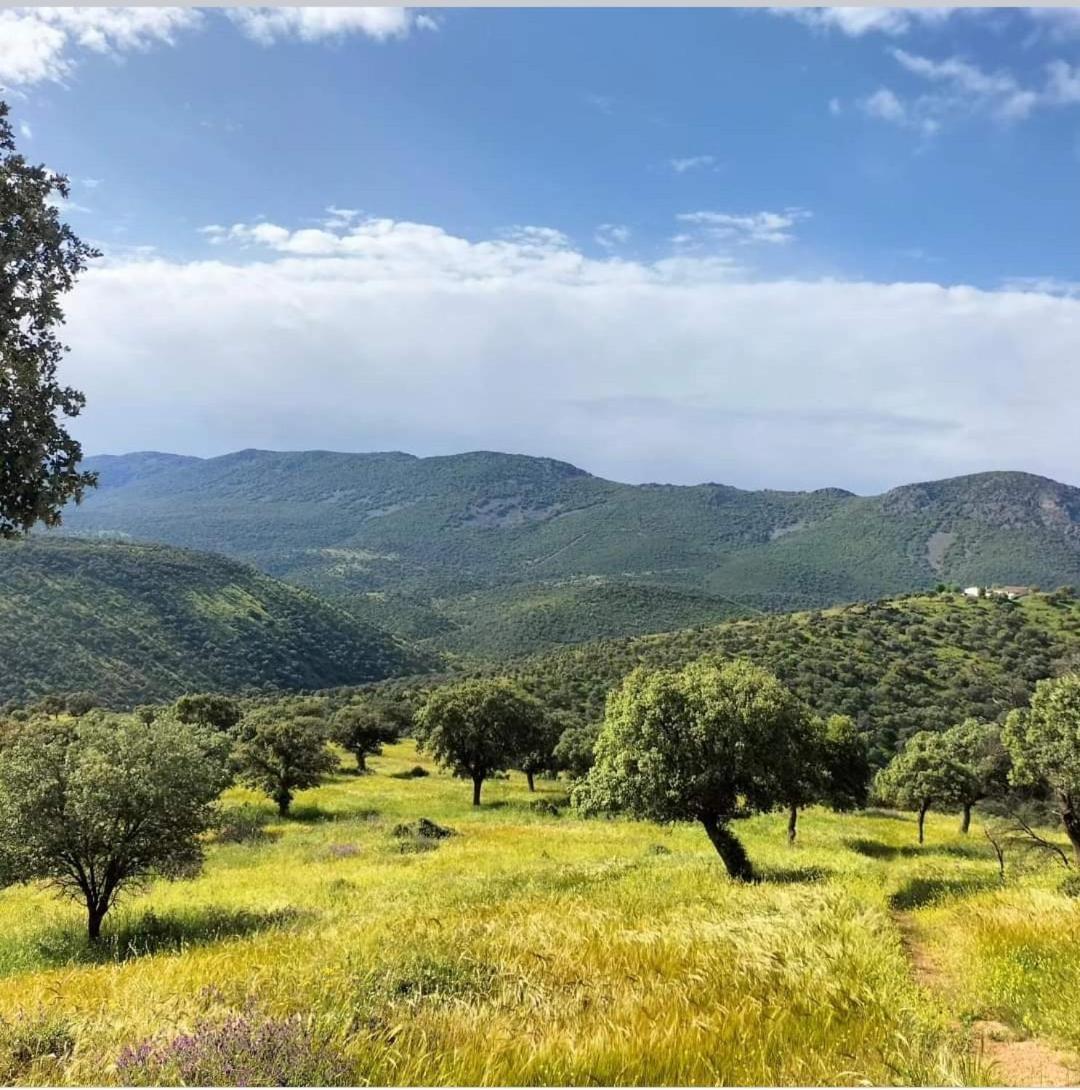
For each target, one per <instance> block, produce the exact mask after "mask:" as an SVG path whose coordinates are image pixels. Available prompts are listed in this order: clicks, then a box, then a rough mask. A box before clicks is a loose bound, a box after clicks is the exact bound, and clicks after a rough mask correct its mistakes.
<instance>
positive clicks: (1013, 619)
mask: <svg viewBox="0 0 1080 1090" xmlns="http://www.w3.org/2000/svg"><path fill="white" fill-rule="evenodd" d="M705 655H715V656H718V657H720V658H723V659H730V658H747V659H750V660H751V661H752V662H755V663H757V664H758V665H760V666H763V667H765V668H766V669H768V670H771V671H772V672H773V673H775V674H776V675H777V676H778V677H779V678H780V679H781V680H782V681H783V682H784V683H785V684H786V685H788V686H790V688H791V689H792V690H793V691H794V692H795V693H796V694H797V695H798V696H799V697H800V698H801V699H802V700H804V701H805V702H806V703H807V704H808V705H809V706H810V707H812V708H813V709H815V710H816V711H817V712H819V713H820V714H822V715H829V714H831V713H833V712H840V713H842V714H846V715H850V716H852V718H854V719H855V720H856V722H857V723H858V724H859V726H860V728H861V729H862V730H864V731H865V732H866V733H867V734H868V735H869V737H870V740H871V743H872V748H873V756H874V760H875V762H876V763H877V764H882V765H883V764H885V763H886V762H887V761H888V759H889V757H890V756H891V755H892V754H894V753H895V752H896V749H897V747H898V745H899V743H900V742H902V741H903V740H904V739H905V738H907V737H908V736H909V735H911V734H913V733H914V732H915V731H918V730H944V729H945V728H947V727H950V726H953V725H954V724H956V723H958V722H960V721H961V720H962V719H964V718H966V717H968V716H971V715H974V716H978V717H980V718H984V719H990V720H994V719H998V718H999V717H1001V716H1002V715H1004V714H1005V713H1006V712H1008V710H1009V709H1011V708H1014V707H1021V706H1023V705H1024V704H1026V703H1027V701H1028V698H1029V697H1030V694H1031V691H1032V689H1033V687H1034V685H1035V682H1036V681H1038V680H1039V679H1040V678H1044V677H1049V676H1051V675H1053V674H1055V673H1057V672H1060V671H1062V670H1064V669H1076V668H1077V667H1078V665H1080V600H1077V598H1076V597H1075V596H1074V595H1073V594H1071V593H1066V592H1064V591H1055V592H1053V593H1051V594H1033V595H1029V596H1027V597H1025V598H1022V599H1020V600H1018V601H1015V602H1012V601H1008V600H1007V599H1004V598H982V599H972V598H968V597H966V596H964V595H962V594H957V593H951V592H948V593H935V594H926V595H908V596H902V597H898V598H893V599H885V600H882V601H878V602H873V603H863V604H857V605H849V606H839V607H833V608H830V609H825V610H811V611H802V612H796V613H788V614H773V615H769V616H765V617H753V618H742V619H739V620H733V621H727V622H724V623H722V624H718V625H707V626H702V627H698V628H692V629H685V630H682V631H678V632H665V633H659V634H654V635H648V636H640V637H636V638H622V639H609V640H599V641H595V642H592V643H587V644H583V645H581V646H579V647H566V648H561V649H559V650H558V651H553V652H546V653H542V654H536V655H531V656H526V657H523V658H519V659H515V660H511V661H505V662H500V663H490V664H485V665H481V666H477V667H475V668H474V669H473V670H471V671H468V673H471V674H472V675H475V676H483V675H484V674H493V673H497V674H500V675H505V676H510V677H513V678H515V679H516V680H517V681H518V682H519V683H520V684H521V685H522V686H523V687H524V688H526V689H527V690H529V691H530V692H532V693H533V694H534V695H535V696H537V697H538V698H540V699H541V700H542V701H543V702H544V704H545V706H547V707H549V708H552V709H554V710H555V711H556V712H561V713H563V714H564V715H565V716H566V721H567V723H568V724H570V725H575V724H576V725H588V724H595V723H598V722H599V721H600V720H601V719H602V718H603V714H604V700H605V697H606V695H607V693H608V692H609V691H610V690H611V689H612V688H614V687H615V686H616V685H617V684H618V683H619V682H620V681H621V680H622V678H623V677H625V676H626V674H628V673H629V672H630V671H631V670H633V669H634V668H635V667H636V666H639V665H640V666H647V667H650V668H664V667H681V666H683V665H685V664H686V663H688V662H691V661H692V660H694V659H696V658H700V657H701V656H705ZM441 680H444V679H442V678H436V677H433V678H430V679H416V678H410V679H405V680H402V681H388V682H385V683H381V684H380V686H379V688H382V689H385V690H387V691H391V692H393V691H402V690H410V691H413V692H415V691H416V690H417V689H418V688H424V687H426V686H428V685H432V684H437V683H439V681H441Z"/></svg>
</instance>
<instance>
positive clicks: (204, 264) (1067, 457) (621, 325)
mask: <svg viewBox="0 0 1080 1090" xmlns="http://www.w3.org/2000/svg"><path fill="white" fill-rule="evenodd" d="M347 212H348V210H341V209H337V210H335V213H336V214H337V218H338V220H348V225H345V224H339V226H337V227H336V228H325V227H324V228H320V229H318V230H317V231H316V233H315V235H312V234H309V233H308V232H306V231H304V230H298V231H290V230H287V229H282V228H276V229H275V228H274V226H273V225H263V226H262V227H260V226H259V225H256V226H252V227H249V228H242V229H237V228H231V229H225V228H219V231H220V232H222V233H223V236H224V241H222V242H221V243H220V244H219V247H215V248H213V249H208V254H210V255H212V257H211V258H208V259H207V260H200V261H192V262H174V261H168V260H164V259H161V258H155V257H150V258H143V259H139V260H131V259H125V260H113V261H108V260H107V261H106V262H104V263H102V264H101V265H99V266H98V267H97V268H94V269H93V270H91V271H89V272H88V273H87V274H86V276H85V277H84V279H83V281H82V282H81V283H80V284H79V285H78V287H77V288H76V290H75V292H74V294H73V296H72V297H71V299H70V301H69V306H68V326H67V330H66V333H67V339H68V341H69V343H70V344H71V345H72V346H73V350H72V353H71V355H70V356H69V358H68V360H67V362H66V363H65V366H64V372H65V378H66V379H67V380H68V381H70V382H72V383H73V384H75V385H76V386H78V387H80V388H82V389H84V390H85V392H86V394H87V396H88V400H89V403H88V408H87V410H86V412H85V414H84V416H83V417H81V418H80V419H79V420H78V421H76V422H75V424H76V426H77V427H76V430H77V432H78V434H79V435H80V436H81V438H82V439H83V440H84V443H85V446H86V448H87V449H88V450H89V451H92V452H104V451H111V452H119V451H126V450H135V449H147V448H151V449H168V450H176V451H182V452H191V453H197V454H216V453H222V452H225V451H227V450H233V449H237V448H242V447H247V446H256V447H269V448H278V449H300V448H313V447H317V448H324V449H325V448H330V449H340V450H373V449H405V450H409V451H412V452H414V453H419V454H433V453H449V452H454V451H460V450H466V449H477V448H487V449H500V450H514V451H523V452H529V453H537V454H547V455H552V456H556V457H560V458H565V459H567V460H570V461H573V462H576V463H577V464H579V465H582V466H583V467H585V468H587V469H590V470H591V471H593V472H596V473H600V474H603V475H607V476H610V477H614V478H617V479H621V480H630V481H641V480H667V481H677V482H693V481H701V480H718V481H725V482H729V483H735V484H739V485H744V486H772V487H818V486H823V485H830V484H832V485H842V486H846V487H850V488H854V489H856V490H863V491H869V490H877V489H879V488H882V487H885V486H888V485H892V484H896V483H899V482H901V481H904V480H913V479H926V478H930V477H938V476H946V475H949V474H956V473H962V472H972V471H977V470H983V469H989V468H1001V467H1012V468H1023V469H1029V470H1033V471H1037V472H1044V473H1047V474H1048V475H1051V476H1058V477H1059V478H1061V477H1063V478H1065V479H1070V478H1071V479H1073V480H1076V479H1078V478H1080V473H1077V472H1076V470H1075V441H1074V438H1073V436H1074V430H1075V424H1074V421H1073V419H1072V417H1073V415H1074V414H1073V408H1072V406H1073V405H1074V404H1075V403H1076V401H1077V399H1078V398H1080V373H1078V372H1077V370H1076V368H1075V367H1074V366H1073V364H1072V361H1074V360H1075V359H1076V358H1077V355H1078V354H1080V300H1077V299H1075V298H1069V297H1068V296H1067V295H1055V294H1051V293H1049V292H1047V291H1045V290H1041V289H1042V288H1043V287H1044V286H1043V285H1039V284H1035V285H1034V289H1035V290H1031V288H1032V285H1030V284H1019V285H1017V289H1023V290H1003V291H998V292H991V291H980V290H976V289H974V288H970V287H945V286H942V285H939V284H933V283H895V284H880V283H865V282H857V283H851V282H847V283H841V282H832V281H820V282H804V281H795V280H790V281H788V280H785V281H779V282H762V281H757V280H755V279H753V277H752V276H751V275H750V273H749V272H748V271H746V270H745V269H741V268H740V267H739V266H738V265H737V264H735V263H734V262H733V261H732V260H730V259H728V258H724V257H722V256H713V257H711V258H707V257H681V258H680V257H672V258H666V259H663V260H658V261H655V262H651V263H649V262H639V261H627V260H619V259H615V258H601V259H597V258H594V257H589V256H587V255H585V254H583V253H582V252H580V251H579V250H578V249H577V248H575V247H574V246H573V245H572V244H571V243H570V242H569V241H568V240H566V239H565V238H564V237H563V236H562V235H560V234H559V232H556V231H549V230H544V229H540V228H520V229H517V230H516V231H514V232H510V233H508V235H507V236H506V237H501V238H497V239H481V240H469V239H465V238H460V237H457V236H455V235H453V234H451V233H449V232H447V231H444V230H442V229H440V228H438V227H436V226H433V225H427V224H414V223H400V222H395V221H390V220H371V221H358V220H356V219H355V217H354V218H352V219H348V216H346V215H345V213H347ZM282 231H283V232H284V233H283V234H282V233H279V232H282ZM211 234H213V232H211ZM323 236H326V237H323ZM230 239H231V240H230ZM328 239H334V240H336V241H334V242H330V241H328ZM242 243H246V244H247V245H248V246H251V247H256V249H255V250H254V251H250V250H241V249H239V248H238V245H239V244H242ZM742 252H744V251H742V250H740V253H742Z"/></svg>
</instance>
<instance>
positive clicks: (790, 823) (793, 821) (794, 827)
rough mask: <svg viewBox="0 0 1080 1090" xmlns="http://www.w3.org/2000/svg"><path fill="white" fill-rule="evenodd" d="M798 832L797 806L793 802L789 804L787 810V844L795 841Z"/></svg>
mask: <svg viewBox="0 0 1080 1090" xmlns="http://www.w3.org/2000/svg"><path fill="white" fill-rule="evenodd" d="M798 833H799V808H798V806H796V805H795V803H792V804H791V808H790V809H789V810H788V819H787V840H788V843H789V844H794V843H795V837H796V836H798Z"/></svg>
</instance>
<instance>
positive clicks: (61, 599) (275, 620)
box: [0, 539, 431, 704]
mask: <svg viewBox="0 0 1080 1090" xmlns="http://www.w3.org/2000/svg"><path fill="white" fill-rule="evenodd" d="M0 663H2V665H3V669H2V670H0V702H3V701H6V700H15V701H27V700H32V699H34V698H36V697H39V696H42V695H44V694H46V693H58V692H72V691H76V690H86V691H90V692H92V693H94V694H95V695H96V696H97V697H98V698H99V700H101V701H102V702H104V703H108V704H131V703H135V702H138V701H151V700H163V699H169V698H172V697H175V696H177V695H179V694H181V693H183V692H187V691H191V690H203V689H207V690H209V689H213V690H221V691H238V690H246V689H253V688H277V687H282V688H321V687H325V686H329V685H342V684H359V683H362V682H364V681H373V680H377V679H379V678H385V677H388V676H390V675H393V674H400V673H407V672H410V671H413V670H416V669H418V668H422V667H424V666H430V665H431V660H430V659H429V658H427V657H426V656H423V655H419V654H417V653H416V652H414V651H411V650H408V649H407V648H405V646H404V645H402V644H401V643H400V642H399V641H398V640H396V639H395V638H393V637H391V636H389V635H387V634H386V633H384V632H381V631H378V630H376V629H374V628H372V627H370V626H368V625H365V624H362V623H361V622H359V621H357V620H356V619H355V618H353V617H352V616H350V615H349V614H347V613H346V612H344V611H343V610H341V609H339V608H338V607H336V606H333V605H330V604H328V603H325V602H322V601H320V600H319V599H317V598H316V597H314V596H313V595H311V594H308V593H307V592H304V591H301V590H298V589H296V588H294V587H290V586H287V585H286V584H284V583H280V582H278V581H277V580H275V579H271V578H268V577H267V576H265V575H262V574H261V573H259V572H257V571H255V570H254V569H252V568H249V567H247V566H245V565H241V564H237V563H236V562H235V561H231V560H226V559H224V558H222V557H218V556H211V555H207V554H205V553H194V552H188V551H182V550H179V549H174V548H167V547H165V546H160V545H129V544H119V543H108V542H86V541H76V540H63V539H52V540H48V541H38V540H31V541H21V542H4V543H2V544H0Z"/></svg>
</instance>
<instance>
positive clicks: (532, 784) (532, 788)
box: [525, 772, 536, 791]
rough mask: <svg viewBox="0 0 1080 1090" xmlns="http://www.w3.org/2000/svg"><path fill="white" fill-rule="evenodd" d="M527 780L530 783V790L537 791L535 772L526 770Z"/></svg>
mask: <svg viewBox="0 0 1080 1090" xmlns="http://www.w3.org/2000/svg"><path fill="white" fill-rule="evenodd" d="M525 780H526V782H527V783H528V785H529V790H530V791H535V790H536V784H535V783H533V774H532V773H531V772H526V773H525Z"/></svg>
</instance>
